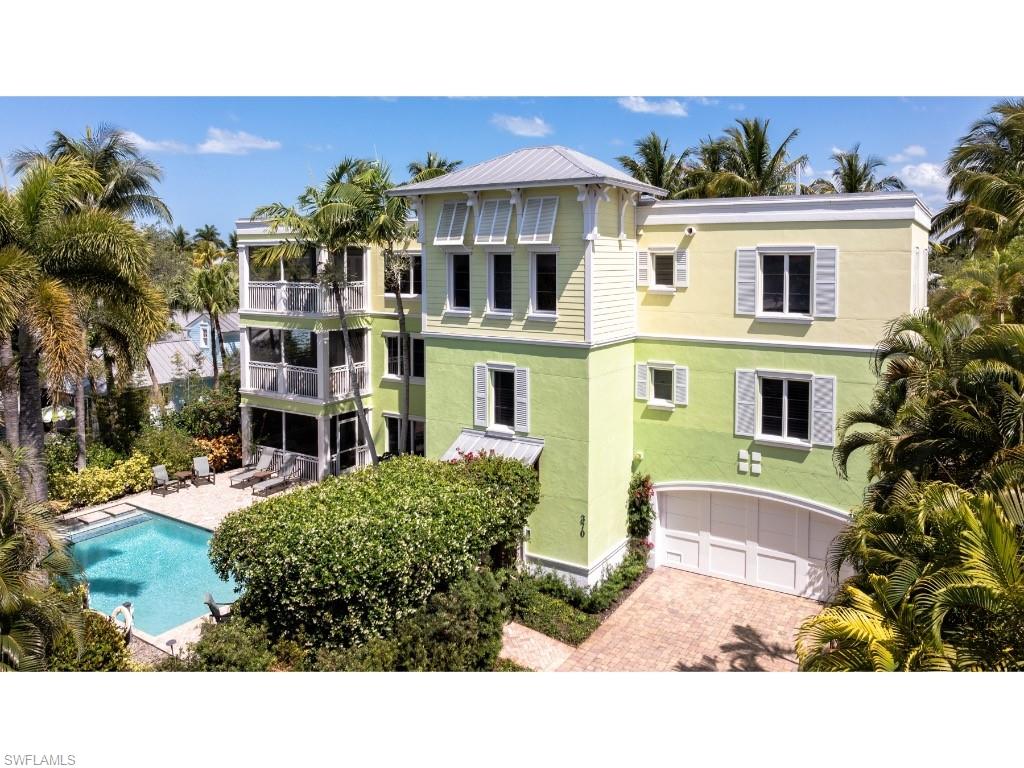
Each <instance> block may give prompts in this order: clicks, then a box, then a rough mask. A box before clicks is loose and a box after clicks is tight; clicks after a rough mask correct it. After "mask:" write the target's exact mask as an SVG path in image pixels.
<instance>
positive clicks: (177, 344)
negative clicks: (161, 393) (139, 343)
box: [134, 335, 213, 387]
mask: <svg viewBox="0 0 1024 768" xmlns="http://www.w3.org/2000/svg"><path fill="white" fill-rule="evenodd" d="M175 355H180V357H181V362H182V367H183V368H184V370H185V372H189V371H193V370H194V371H197V372H198V373H199V375H200V376H201V377H203V378H204V379H205V378H210V377H212V376H213V363H212V362H211V361H210V359H209V358H207V357H206V356H205V355H204V354H203V351H202V350H201V349H199V347H198V346H196V344H195V342H193V341H192V340H191V339H189V338H187V337H185V336H182V335H177V336H172V337H171V338H164V339H162V340H161V341H158V342H156V343H155V344H150V345H149V350H148V351H147V356H148V357H149V363H150V365H152V366H153V372H154V373H155V374H156V379H157V383H158V384H170V383H171V381H172V380H173V379H174V377H175V376H176V375H178V366H176V365H175V361H174V357H175ZM196 355H198V356H199V358H200V361H199V363H198V364H197V363H196ZM134 381H135V383H136V386H139V387H148V386H149V385H150V378H149V371H147V370H146V368H145V367H142V368H141V369H140V370H139V371H137V372H136V373H135V379H134Z"/></svg>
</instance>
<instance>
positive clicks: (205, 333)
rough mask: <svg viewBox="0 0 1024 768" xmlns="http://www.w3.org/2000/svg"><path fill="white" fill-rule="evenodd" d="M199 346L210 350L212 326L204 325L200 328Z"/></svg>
mask: <svg viewBox="0 0 1024 768" xmlns="http://www.w3.org/2000/svg"><path fill="white" fill-rule="evenodd" d="M199 346H200V347H202V348H203V349H208V348H209V346H210V326H208V325H207V324H206V323H203V324H202V325H200V326H199Z"/></svg>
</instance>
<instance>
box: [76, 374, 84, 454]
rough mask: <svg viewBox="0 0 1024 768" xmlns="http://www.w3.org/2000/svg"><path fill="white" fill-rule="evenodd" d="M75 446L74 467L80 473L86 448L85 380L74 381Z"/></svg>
mask: <svg viewBox="0 0 1024 768" xmlns="http://www.w3.org/2000/svg"><path fill="white" fill-rule="evenodd" d="M75 446H76V447H77V448H78V455H77V456H76V457H75V467H76V468H77V469H78V471H79V472H81V471H82V470H83V469H85V458H86V446H85V379H83V378H81V377H79V378H76V379H75Z"/></svg>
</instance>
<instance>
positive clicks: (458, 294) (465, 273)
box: [448, 253, 470, 312]
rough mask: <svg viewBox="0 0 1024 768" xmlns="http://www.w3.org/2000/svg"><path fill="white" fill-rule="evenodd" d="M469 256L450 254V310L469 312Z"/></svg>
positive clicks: (466, 254) (465, 254)
mask: <svg viewBox="0 0 1024 768" xmlns="http://www.w3.org/2000/svg"><path fill="white" fill-rule="evenodd" d="M469 275H470V271H469V254H468V253H450V254H448V309H449V310H454V311H456V312H469Z"/></svg>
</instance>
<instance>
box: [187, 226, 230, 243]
mask: <svg viewBox="0 0 1024 768" xmlns="http://www.w3.org/2000/svg"><path fill="white" fill-rule="evenodd" d="M192 242H193V244H198V243H212V244H213V245H215V246H217V247H218V248H226V247H227V243H225V242H224V241H223V240H222V239H221V237H220V232H218V231H217V227H215V226H214V225H213V224H204V225H203V226H201V227H198V228H197V229H196V233H195V234H194V235H192Z"/></svg>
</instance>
